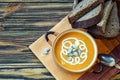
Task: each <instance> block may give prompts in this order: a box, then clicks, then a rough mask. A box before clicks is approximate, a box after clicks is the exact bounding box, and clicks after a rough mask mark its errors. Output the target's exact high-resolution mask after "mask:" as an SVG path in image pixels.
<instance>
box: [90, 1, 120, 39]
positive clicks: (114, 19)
mask: <svg viewBox="0 0 120 80" xmlns="http://www.w3.org/2000/svg"><path fill="white" fill-rule="evenodd" d="M88 32H89V33H90V34H91V35H92V36H93V37H95V38H107V39H111V38H115V37H117V36H118V35H120V26H119V18H118V9H117V5H116V2H114V5H113V8H112V11H111V13H110V17H109V19H108V23H107V26H106V32H105V33H102V32H101V31H100V30H99V29H98V28H97V26H95V27H91V28H89V29H88Z"/></svg>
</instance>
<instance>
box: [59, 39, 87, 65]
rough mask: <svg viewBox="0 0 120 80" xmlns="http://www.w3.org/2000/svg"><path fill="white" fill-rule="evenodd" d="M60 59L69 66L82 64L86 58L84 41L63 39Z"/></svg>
mask: <svg viewBox="0 0 120 80" xmlns="http://www.w3.org/2000/svg"><path fill="white" fill-rule="evenodd" d="M61 44H62V46H61V52H60V58H61V59H62V60H63V61H64V62H66V63H68V64H70V65H77V64H83V63H84V62H85V61H86V60H87V58H88V49H87V47H86V44H85V43H84V41H82V40H80V39H77V38H75V37H69V38H65V39H64V40H63V41H62V43H61Z"/></svg>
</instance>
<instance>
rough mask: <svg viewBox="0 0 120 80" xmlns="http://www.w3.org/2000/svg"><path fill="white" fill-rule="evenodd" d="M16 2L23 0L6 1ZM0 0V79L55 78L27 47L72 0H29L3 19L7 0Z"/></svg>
mask: <svg viewBox="0 0 120 80" xmlns="http://www.w3.org/2000/svg"><path fill="white" fill-rule="evenodd" d="M17 1H19V2H24V1H22V0H21V1H20V0H8V2H17ZM25 1H26V2H29V1H30V0H28V1H27V0H25ZM37 1H38V2H37ZM0 2H1V3H0V80H6V79H9V80H22V79H23V80H24V79H25V80H55V79H54V77H53V76H52V75H51V74H50V73H49V71H47V70H46V68H45V67H44V65H43V64H42V63H41V62H40V61H39V60H38V59H37V58H36V57H35V56H34V55H33V54H32V52H31V51H30V50H29V48H28V46H29V45H30V44H31V43H32V42H34V41H35V40H36V39H37V38H39V37H40V36H41V35H43V34H44V33H45V32H46V31H48V30H49V29H50V28H52V27H53V26H54V25H55V24H57V23H58V22H59V21H60V20H61V19H62V18H63V17H64V16H65V15H66V14H68V12H69V11H70V10H71V6H72V3H71V2H72V1H69V0H31V1H30V2H32V3H24V6H23V7H22V8H21V9H20V10H17V11H15V12H14V13H12V14H11V15H9V16H7V17H5V18H4V17H3V15H2V14H4V13H5V12H7V10H6V8H7V6H8V5H9V4H10V3H8V2H7V0H4V1H2V0H0ZM3 2H4V3H3ZM33 2H34V3H33Z"/></svg>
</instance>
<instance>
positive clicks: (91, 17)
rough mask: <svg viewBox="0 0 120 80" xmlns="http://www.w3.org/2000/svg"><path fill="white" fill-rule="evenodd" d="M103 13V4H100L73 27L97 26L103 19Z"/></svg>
mask: <svg viewBox="0 0 120 80" xmlns="http://www.w3.org/2000/svg"><path fill="white" fill-rule="evenodd" d="M102 13H103V4H99V5H98V6H97V7H96V8H94V9H92V10H91V11H89V12H88V13H86V14H85V15H84V16H82V17H81V18H80V19H78V20H77V21H75V22H74V23H73V24H72V26H73V28H88V27H91V26H93V25H95V24H97V23H98V22H99V21H100V20H101V18H102Z"/></svg>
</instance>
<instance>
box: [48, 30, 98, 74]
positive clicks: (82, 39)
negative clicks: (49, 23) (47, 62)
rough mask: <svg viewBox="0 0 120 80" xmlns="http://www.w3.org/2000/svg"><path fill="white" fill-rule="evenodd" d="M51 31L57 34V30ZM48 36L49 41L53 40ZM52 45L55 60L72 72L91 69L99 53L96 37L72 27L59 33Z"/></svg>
mask: <svg viewBox="0 0 120 80" xmlns="http://www.w3.org/2000/svg"><path fill="white" fill-rule="evenodd" d="M49 33H50V34H55V32H49ZM47 36H48V35H47ZM47 36H46V38H47V41H48V42H51V41H49V39H48V37H47ZM51 46H52V53H53V57H54V59H55V62H56V63H57V64H58V65H59V66H60V67H62V68H63V69H65V70H68V71H71V72H84V71H86V70H88V69H90V68H91V67H92V66H93V65H94V63H95V61H96V59H97V55H98V51H97V45H96V42H95V40H94V38H93V37H92V36H91V35H90V34H88V33H87V32H85V31H83V30H78V29H70V30H67V31H64V32H62V33H61V34H57V35H56V39H55V40H54V42H53V43H52V45H51Z"/></svg>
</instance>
